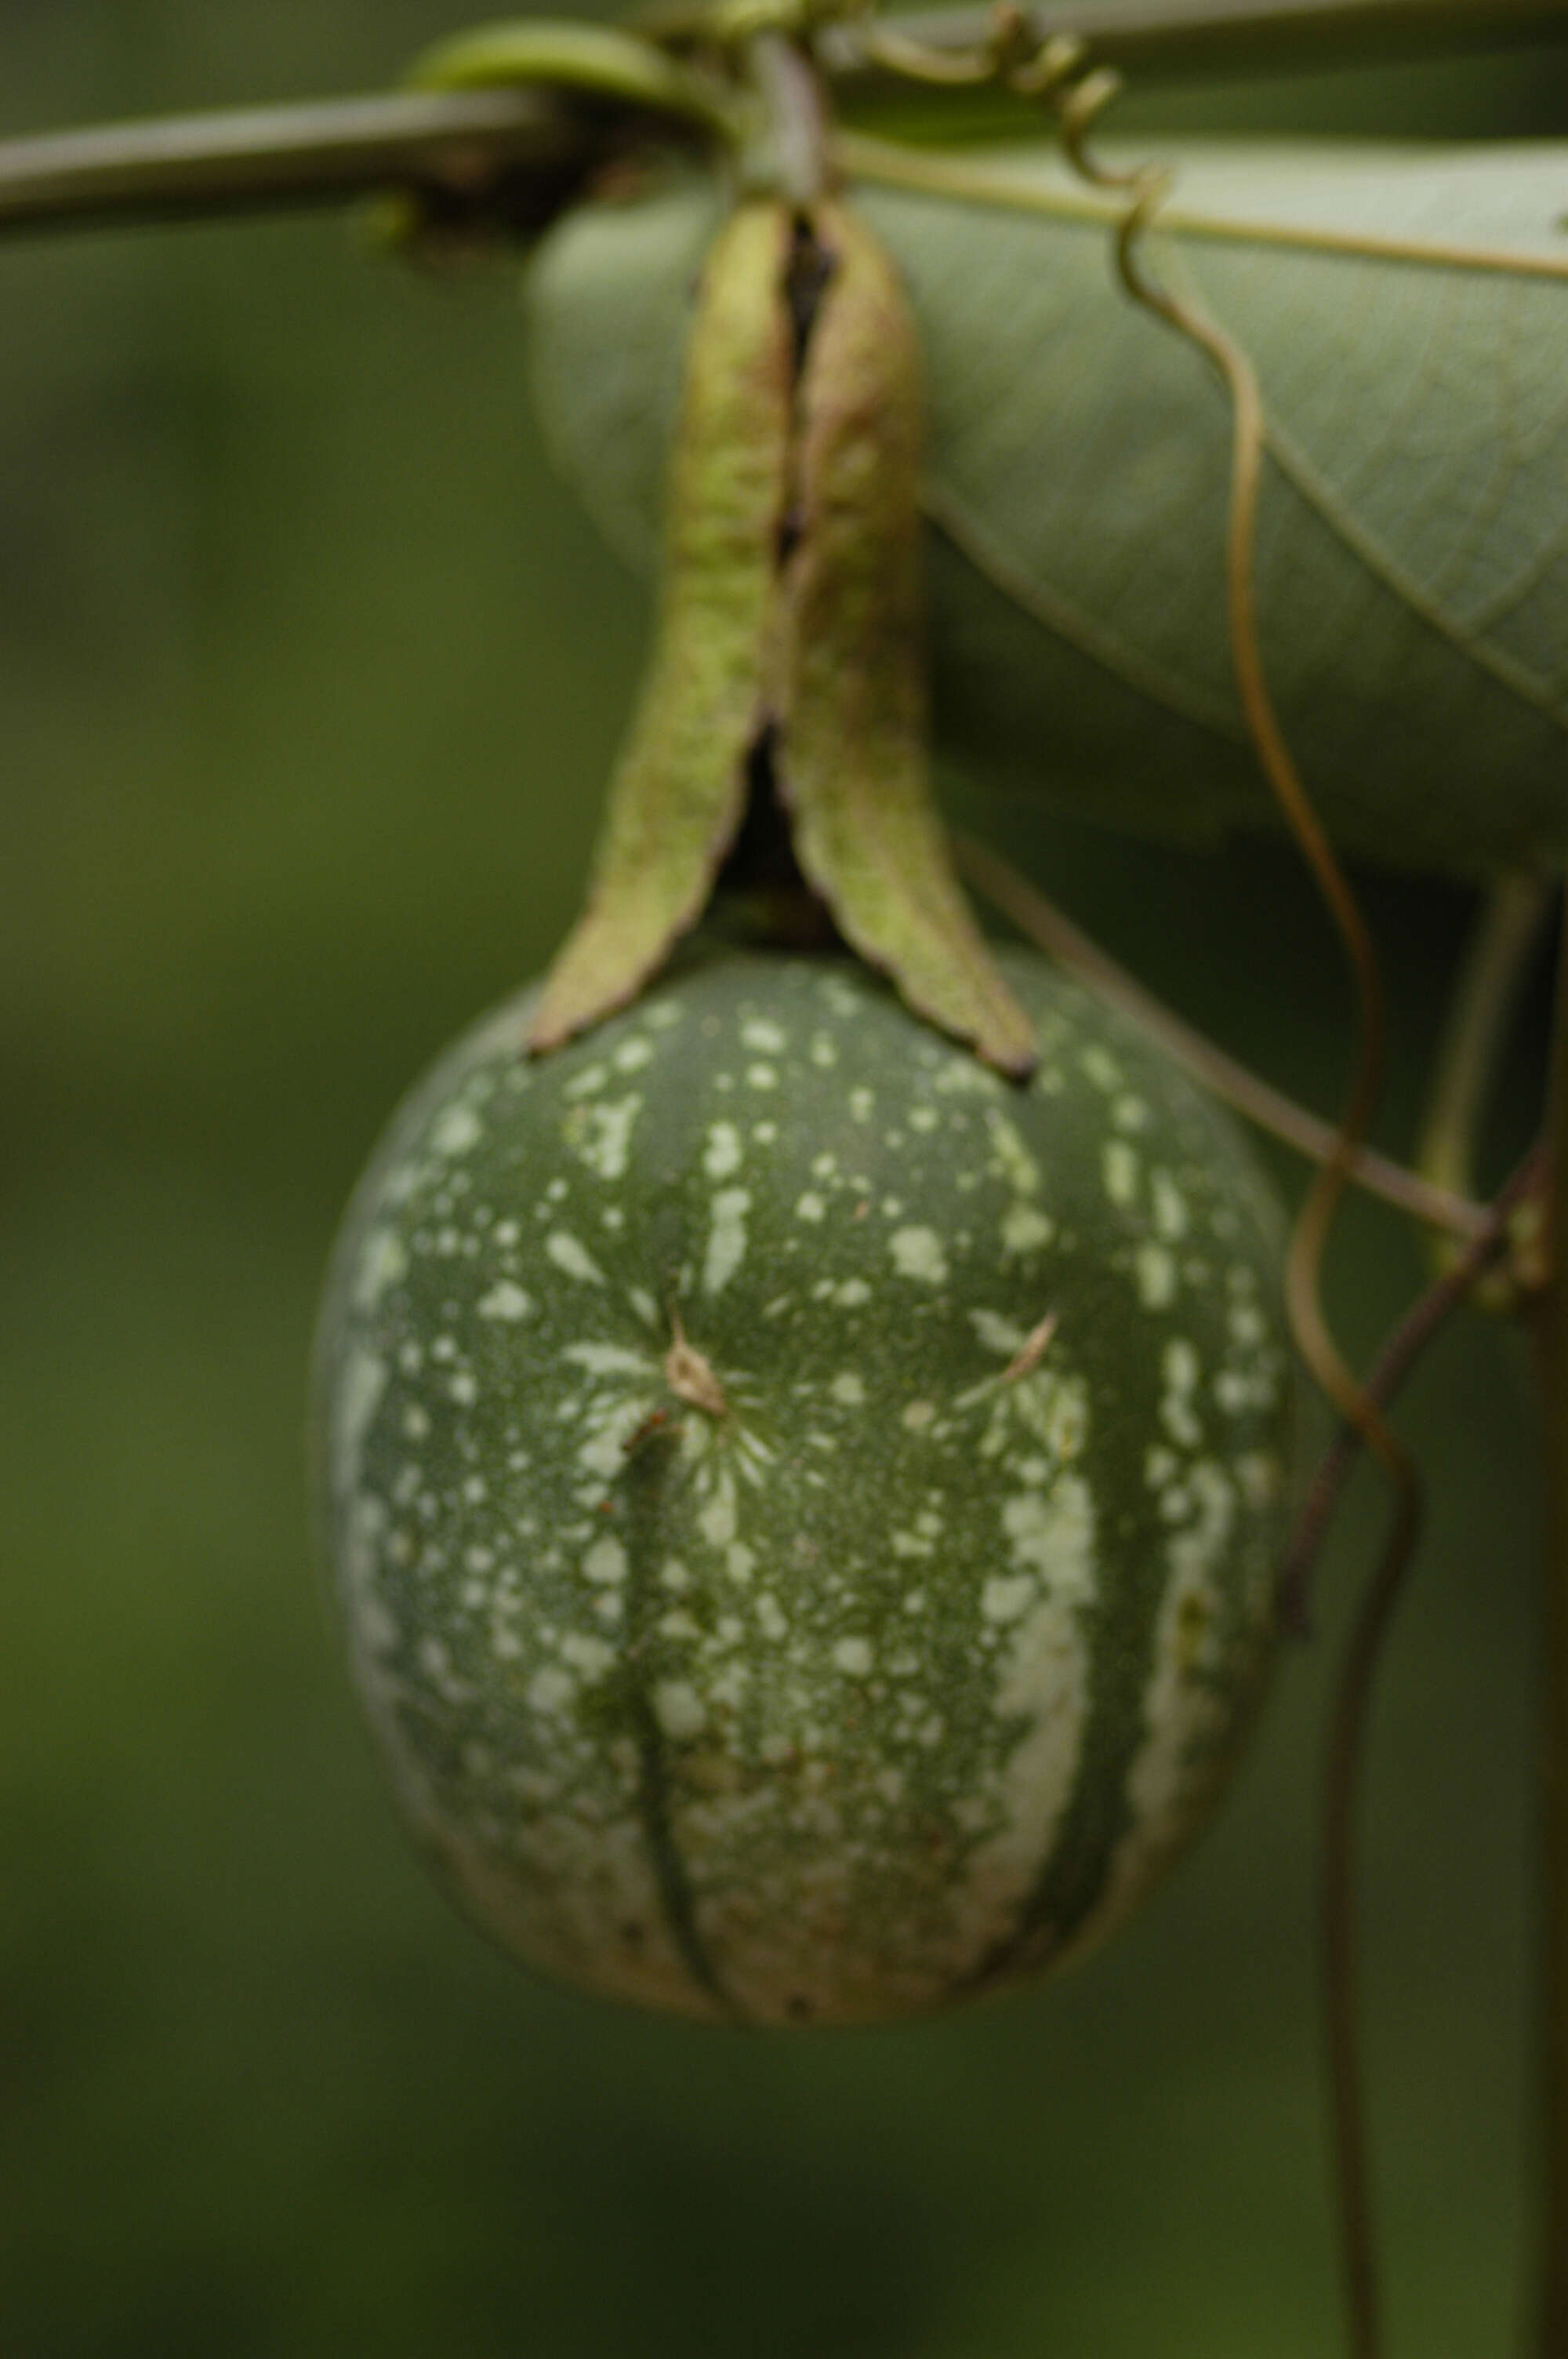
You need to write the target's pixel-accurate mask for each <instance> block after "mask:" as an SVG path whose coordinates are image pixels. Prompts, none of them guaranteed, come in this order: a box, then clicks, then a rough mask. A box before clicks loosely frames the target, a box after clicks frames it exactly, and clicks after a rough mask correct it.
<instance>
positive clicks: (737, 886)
mask: <svg viewBox="0 0 1568 2359" xmlns="http://www.w3.org/2000/svg"><path fill="white" fill-rule="evenodd" d="M790 233H791V234H790V246H789V252H788V255H787V256H786V258H785V262H784V287H783V293H784V308H785V310H786V311H787V312H788V315H789V321H790V328H791V332H792V342H791V352H790V360H791V370H792V395H793V397H794V404H795V406H794V411H793V417H792V430H791V438H790V439H791V449H790V453H789V472H788V476H787V479H786V483H785V486H784V502H783V505H782V507H781V509H780V513H779V520H778V528H777V533H776V536H775V539H774V544H773V546H774V559H775V563H776V567H777V571H778V572H779V573H780V575H781V576H782V575H783V574H784V573H786V572H787V571H788V570H789V567H790V564H791V561H792V560H793V559H794V558H795V555H796V552H797V551H798V550H799V549H800V548H801V545H802V543H803V541H804V539H805V538H806V499H805V496H804V494H803V491H802V488H801V484H800V481H799V470H798V465H797V462H796V451H797V450H798V446H799V440H800V410H799V392H800V385H801V380H802V378H803V376H804V375H805V373H806V355H807V353H809V351H810V349H811V339H812V335H813V332H814V331H815V329H816V323H817V321H818V320H819V319H820V317H821V314H822V304H823V299H824V297H825V296H826V295H827V290H828V288H829V287H830V286H831V285H832V282H833V278H834V275H835V273H836V271H837V269H838V257H837V255H835V254H834V252H833V249H832V247H831V246H830V245H827V243H826V242H825V241H824V239H823V238H822V236H821V235H820V234H819V232H818V229H817V225H816V222H815V221H814V220H813V218H812V216H811V214H810V213H809V212H806V211H804V210H802V211H800V212H796V213H795V215H794V217H793V220H792V222H791V224H790ZM782 737H783V727H782V723H781V721H780V719H779V716H778V715H777V714H775V713H772V712H770V713H768V714H766V715H765V716H764V718H763V719H762V723H761V725H760V727H759V728H758V731H757V734H756V735H755V737H754V738H753V739H752V744H751V745H750V746H749V747H748V749H747V754H746V799H745V805H744V809H743V812H742V815H741V825H740V827H739V829H738V830H737V832H736V834H735V839H734V841H733V843H731V844H730V848H729V851H728V852H727V853H726V854H725V856H724V861H723V864H722V865H721V866H720V868H719V875H718V876H717V877H716V879H715V881H714V896H715V899H716V901H718V902H719V903H720V904H721V907H720V908H719V910H718V912H717V915H718V918H719V925H720V927H721V929H723V930H724V931H726V932H729V933H734V934H739V935H740V936H741V938H742V939H744V940H751V941H752V942H755V943H757V944H760V945H761V944H772V945H773V946H775V947H777V948H781V949H786V950H839V949H842V948H843V947H844V941H843V937H842V935H841V934H840V933H839V931H838V927H837V926H836V925H835V924H834V922H833V918H832V914H831V912H830V911H829V909H828V908H827V903H826V902H825V901H824V900H823V899H822V897H821V896H820V895H819V894H818V893H816V891H815V890H814V889H813V887H812V886H810V885H809V884H808V883H807V882H806V878H805V876H804V875H802V873H801V869H800V864H799V862H798V861H797V860H796V858H795V844H794V841H793V836H792V832H791V827H790V821H789V819H788V816H787V814H786V811H785V809H784V800H783V798H782V796H781V794H780V791H779V753H780V747H781V744H782Z"/></svg>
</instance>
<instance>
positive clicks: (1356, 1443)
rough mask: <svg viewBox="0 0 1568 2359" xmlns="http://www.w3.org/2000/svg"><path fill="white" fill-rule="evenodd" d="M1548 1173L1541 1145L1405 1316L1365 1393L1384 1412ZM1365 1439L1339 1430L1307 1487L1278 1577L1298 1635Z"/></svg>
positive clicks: (1499, 1253)
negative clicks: (1328, 1535)
mask: <svg viewBox="0 0 1568 2359" xmlns="http://www.w3.org/2000/svg"><path fill="white" fill-rule="evenodd" d="M1545 1168H1546V1149H1545V1147H1544V1146H1537V1147H1532V1148H1531V1150H1530V1154H1529V1155H1527V1156H1526V1158H1525V1159H1524V1161H1523V1162H1522V1163H1521V1164H1520V1165H1519V1169H1517V1170H1516V1171H1515V1172H1514V1174H1513V1176H1512V1178H1511V1179H1510V1180H1509V1181H1508V1182H1507V1184H1506V1185H1505V1186H1504V1187H1503V1188H1501V1189H1499V1190H1498V1194H1497V1196H1496V1197H1495V1198H1494V1199H1493V1201H1492V1202H1491V1203H1490V1204H1489V1205H1488V1206H1487V1209H1486V1212H1485V1213H1484V1214H1483V1216H1482V1223H1481V1226H1480V1227H1479V1229H1477V1231H1476V1234H1474V1235H1473V1236H1472V1237H1471V1238H1470V1240H1469V1242H1468V1243H1467V1244H1466V1245H1464V1246H1462V1247H1460V1248H1459V1249H1458V1250H1457V1254H1456V1257H1455V1259H1454V1262H1453V1264H1452V1265H1451V1266H1449V1267H1448V1268H1446V1269H1445V1270H1444V1272H1443V1274H1442V1276H1441V1277H1438V1278H1436V1279H1434V1280H1433V1284H1432V1285H1431V1286H1429V1287H1428V1288H1427V1289H1426V1292H1425V1293H1424V1294H1422V1296H1421V1297H1420V1298H1419V1299H1418V1300H1417V1301H1416V1302H1414V1303H1413V1304H1412V1305H1411V1309H1410V1310H1408V1311H1407V1312H1406V1313H1405V1316H1404V1317H1403V1319H1401V1320H1400V1323H1399V1325H1398V1326H1397V1327H1396V1328H1395V1330H1394V1332H1393V1333H1392V1334H1391V1335H1390V1338H1389V1340H1388V1342H1387V1343H1385V1344H1384V1346H1383V1349H1382V1351H1381V1352H1380V1353H1379V1356H1378V1360H1377V1362H1376V1364H1375V1365H1374V1366H1373V1368H1372V1371H1371V1373H1370V1375H1368V1377H1367V1379H1366V1389H1367V1392H1368V1396H1369V1397H1370V1398H1371V1399H1373V1400H1375V1401H1376V1402H1377V1403H1378V1405H1379V1408H1388V1406H1389V1405H1390V1402H1391V1401H1392V1400H1393V1399H1394V1398H1395V1397H1396V1396H1397V1395H1398V1393H1399V1392H1400V1389H1401V1387H1402V1386H1403V1385H1404V1383H1405V1381H1406V1379H1407V1377H1408V1376H1409V1375H1410V1373H1411V1369H1412V1368H1413V1367H1414V1365H1415V1364H1416V1362H1417V1360H1418V1359H1419V1358H1420V1357H1421V1355H1422V1353H1423V1352H1424V1351H1425V1350H1426V1347H1427V1345H1428V1344H1429V1343H1432V1342H1433V1339H1434V1338H1435V1337H1436V1336H1437V1335H1438V1334H1439V1333H1440V1332H1441V1331H1442V1329H1443V1328H1444V1326H1445V1325H1446V1324H1447V1321H1448V1320H1449V1318H1450V1317H1451V1316H1452V1314H1453V1312H1454V1310H1456V1309H1457V1308H1458V1306H1459V1304H1460V1303H1461V1302H1463V1301H1464V1300H1465V1299H1466V1297H1467V1296H1469V1295H1471V1294H1473V1293H1474V1292H1475V1290H1476V1287H1477V1286H1478V1285H1479V1283H1480V1281H1481V1279H1482V1278H1484V1277H1486V1275H1487V1272H1488V1271H1489V1270H1490V1269H1492V1268H1493V1267H1494V1266H1496V1265H1497V1264H1498V1262H1499V1261H1502V1260H1505V1259H1506V1258H1508V1257H1509V1255H1510V1254H1513V1253H1515V1252H1516V1250H1517V1247H1518V1242H1519V1241H1518V1234H1517V1216H1518V1214H1519V1209H1520V1207H1521V1206H1522V1205H1523V1204H1525V1203H1526V1202H1527V1201H1529V1199H1530V1197H1531V1196H1533V1195H1535V1194H1536V1193H1537V1191H1538V1190H1539V1189H1540V1186H1541V1177H1542V1174H1543V1172H1544V1170H1545ZM1360 1446H1361V1435H1360V1434H1359V1432H1358V1431H1357V1429H1356V1427H1355V1426H1353V1425H1349V1424H1341V1425H1340V1427H1339V1429H1338V1430H1337V1431H1336V1434H1335V1436H1334V1439H1333V1440H1332V1441H1331V1442H1330V1443H1329V1446H1328V1448H1327V1450H1326V1451H1325V1453H1324V1455H1323V1457H1322V1459H1321V1460H1320V1461H1319V1463H1318V1468H1317V1472H1316V1473H1314V1476H1313V1479H1312V1482H1311V1484H1310V1485H1309V1486H1308V1490H1307V1495H1306V1497H1305V1500H1304V1501H1303V1506H1302V1511H1301V1514H1300V1516H1299V1517H1297V1519H1296V1528H1295V1535H1294V1537H1293V1538H1292V1541H1291V1545H1290V1548H1289V1549H1287V1551H1286V1554H1285V1560H1284V1563H1283V1565H1282V1566H1281V1571H1280V1588H1279V1598H1280V1618H1281V1621H1282V1622H1283V1623H1284V1625H1285V1626H1286V1627H1287V1628H1288V1629H1293V1630H1294V1631H1296V1632H1297V1634H1298V1635H1299V1636H1303V1637H1304V1636H1307V1635H1308V1634H1309V1630H1310V1625H1311V1614H1312V1594H1311V1582H1312V1573H1313V1568H1314V1565H1315V1563H1316V1561H1317V1556H1318V1551H1319V1549H1321V1547H1322V1545H1323V1540H1324V1536H1325V1533H1326V1531H1327V1528H1328V1526H1329V1523H1330V1521H1331V1520H1332V1518H1333V1516H1334V1512H1335V1509H1336V1507H1337V1506H1338V1505H1339V1500H1340V1497H1341V1495H1342V1494H1343V1492H1344V1489H1345V1484H1346V1480H1347V1479H1348V1476H1349V1474H1350V1471H1351V1469H1352V1467H1353V1466H1354V1465H1355V1463H1356V1458H1357V1452H1358V1451H1359V1449H1360Z"/></svg>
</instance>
